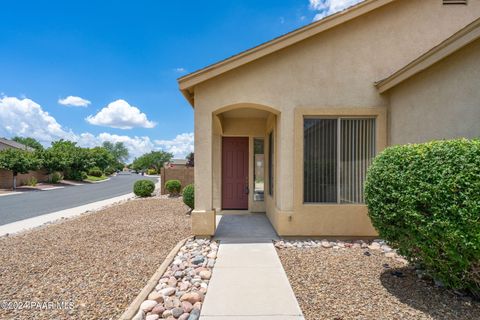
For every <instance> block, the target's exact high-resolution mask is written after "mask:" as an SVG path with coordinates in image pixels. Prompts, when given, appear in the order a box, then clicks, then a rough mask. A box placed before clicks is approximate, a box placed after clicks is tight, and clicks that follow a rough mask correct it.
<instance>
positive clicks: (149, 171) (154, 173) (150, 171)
mask: <svg viewBox="0 0 480 320" xmlns="http://www.w3.org/2000/svg"><path fill="white" fill-rule="evenodd" d="M147 174H148V175H150V176H153V175H156V174H157V170H155V169H148V170H147Z"/></svg>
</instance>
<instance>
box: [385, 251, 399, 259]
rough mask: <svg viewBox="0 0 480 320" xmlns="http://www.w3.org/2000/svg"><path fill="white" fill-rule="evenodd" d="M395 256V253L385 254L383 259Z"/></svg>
mask: <svg viewBox="0 0 480 320" xmlns="http://www.w3.org/2000/svg"><path fill="white" fill-rule="evenodd" d="M396 255H397V254H396V253H395V252H387V253H385V257H387V258H395V256H396Z"/></svg>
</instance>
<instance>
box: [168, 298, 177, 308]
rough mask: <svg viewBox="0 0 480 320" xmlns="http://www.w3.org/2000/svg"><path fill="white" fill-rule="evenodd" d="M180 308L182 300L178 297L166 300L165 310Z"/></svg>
mask: <svg viewBox="0 0 480 320" xmlns="http://www.w3.org/2000/svg"><path fill="white" fill-rule="evenodd" d="M179 306H180V300H179V299H178V298H177V297H168V298H167V300H165V309H173V308H176V307H179Z"/></svg>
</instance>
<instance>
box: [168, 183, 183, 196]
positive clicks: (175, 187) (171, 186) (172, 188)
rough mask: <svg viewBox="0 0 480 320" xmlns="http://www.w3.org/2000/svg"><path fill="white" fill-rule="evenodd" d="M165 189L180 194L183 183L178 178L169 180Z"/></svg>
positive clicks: (172, 193) (170, 192)
mask: <svg viewBox="0 0 480 320" xmlns="http://www.w3.org/2000/svg"><path fill="white" fill-rule="evenodd" d="M165 189H167V191H168V193H169V194H170V195H178V194H180V190H181V189H182V185H181V183H180V181H178V180H168V181H167V182H166V183H165Z"/></svg>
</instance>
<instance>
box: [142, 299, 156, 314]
mask: <svg viewBox="0 0 480 320" xmlns="http://www.w3.org/2000/svg"><path fill="white" fill-rule="evenodd" d="M156 305H157V301H155V300H145V301H143V302H142V304H141V305H140V310H143V311H145V312H149V311H151V310H152V309H153V307H155V306H156Z"/></svg>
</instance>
